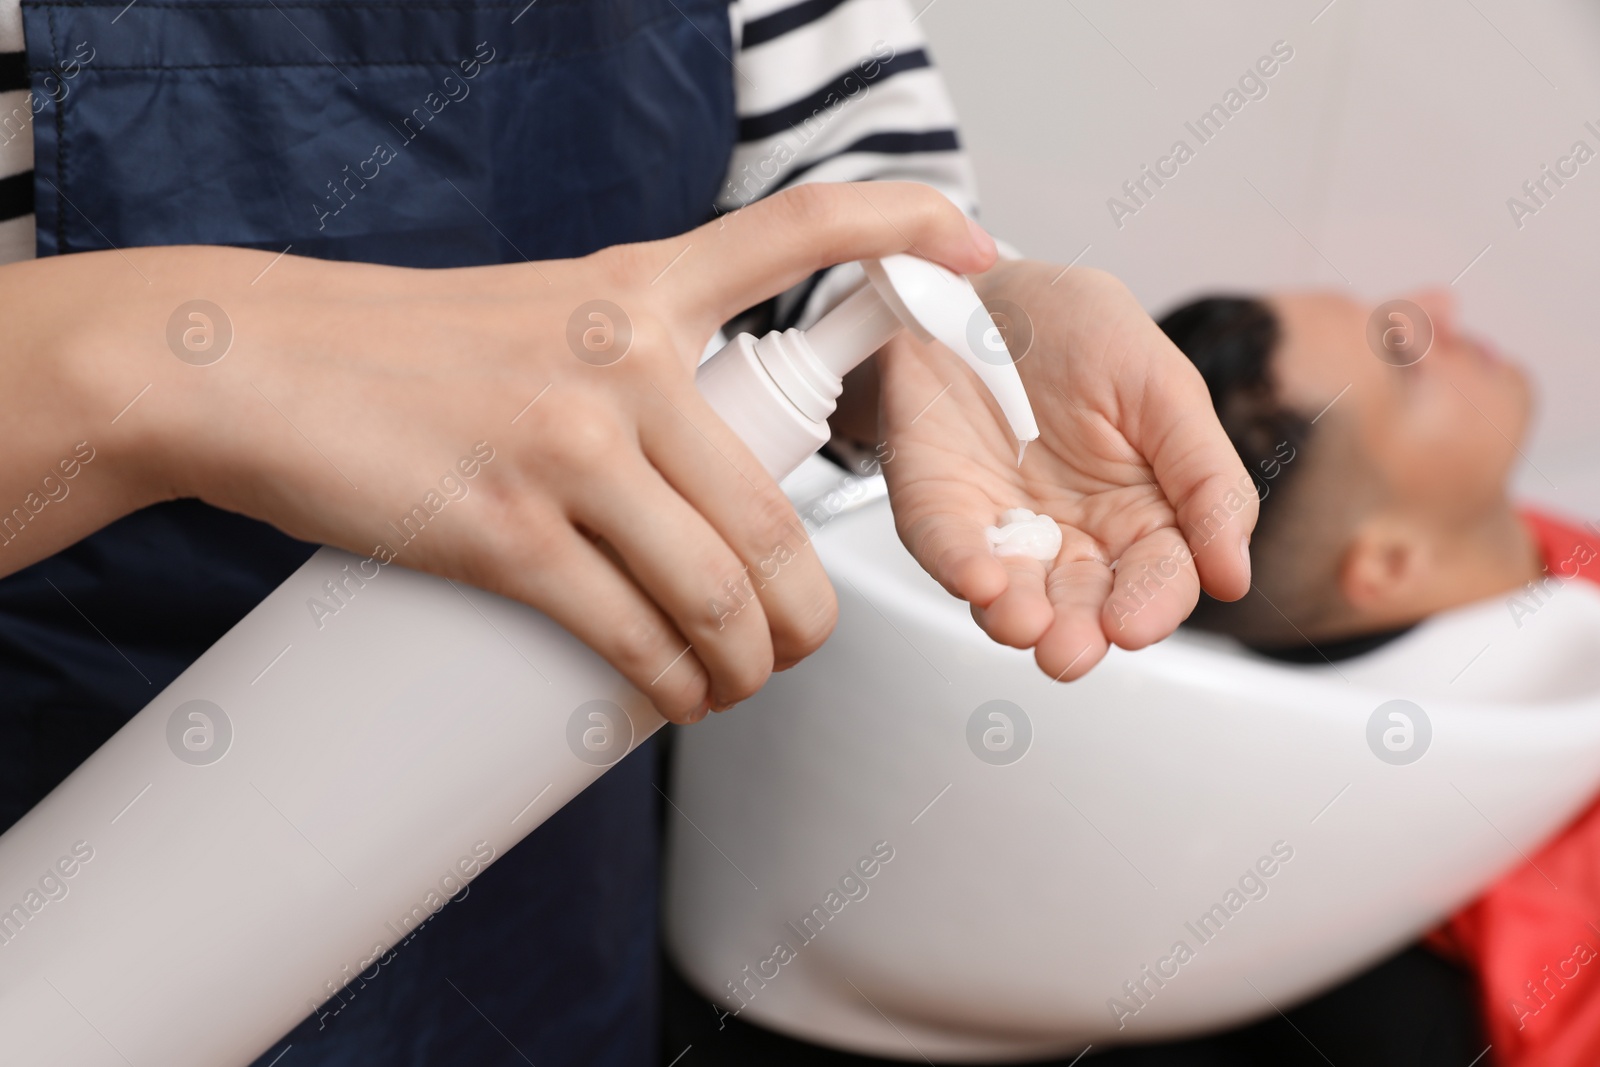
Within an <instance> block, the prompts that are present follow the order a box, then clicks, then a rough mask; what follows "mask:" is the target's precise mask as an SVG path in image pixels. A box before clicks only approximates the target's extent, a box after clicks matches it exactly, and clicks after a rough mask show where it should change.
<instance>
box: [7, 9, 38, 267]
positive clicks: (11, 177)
mask: <svg viewBox="0 0 1600 1067" xmlns="http://www.w3.org/2000/svg"><path fill="white" fill-rule="evenodd" d="M32 258H33V108H32V107H30V106H29V100H28V68H27V62H26V60H25V59H24V57H23V54H22V6H21V4H20V3H19V0H0V263H12V262H15V261H16V260H19V259H32Z"/></svg>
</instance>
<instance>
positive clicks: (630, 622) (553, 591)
mask: <svg viewBox="0 0 1600 1067" xmlns="http://www.w3.org/2000/svg"><path fill="white" fill-rule="evenodd" d="M539 526H540V528H541V531H542V533H541V536H540V538H539V541H538V544H537V546H535V549H534V551H532V552H531V554H530V553H527V552H526V548H527V546H526V545H521V546H519V547H521V548H523V549H524V551H522V552H516V553H514V557H515V558H512V559H511V562H510V563H509V564H508V565H507V566H505V567H504V568H503V569H502V573H504V574H506V575H510V576H513V577H512V581H511V584H510V588H509V589H507V590H505V591H506V593H507V595H509V596H514V597H516V598H517V599H518V600H522V601H524V602H525V603H528V604H532V605H533V606H534V607H537V608H538V609H539V610H540V611H542V612H544V613H545V614H546V615H548V616H550V618H552V619H554V620H555V621H556V623H558V624H559V625H560V626H561V627H563V628H564V629H566V630H567V631H568V632H570V633H571V634H572V635H573V636H574V637H576V638H577V639H578V640H580V641H582V642H583V643H584V644H586V645H588V646H589V647H590V648H592V649H594V650H595V651H596V652H598V653H599V654H600V656H601V657H602V658H604V659H605V661H606V662H607V663H609V664H611V665H612V666H613V667H615V668H616V669H617V671H618V672H619V673H620V674H622V676H623V677H624V678H626V679H627V680H628V681H629V682H630V683H631V684H632V685H633V686H634V687H635V688H636V689H638V690H639V691H640V692H641V693H643V694H644V695H645V696H647V697H649V698H650V701H651V703H653V704H654V705H655V707H656V710H657V711H659V712H660V713H661V714H662V715H663V716H664V717H665V718H667V719H668V720H670V721H672V722H677V723H691V722H698V721H699V720H700V719H702V718H704V717H705V715H706V712H707V710H708V709H707V700H708V697H709V694H710V680H709V677H708V675H707V674H706V671H705V668H704V667H703V666H702V665H701V663H700V660H699V658H698V657H697V656H696V655H695V653H694V650H692V649H690V648H689V643H688V641H687V640H686V639H685V638H684V637H683V636H682V635H681V634H680V633H679V632H678V631H677V629H676V628H675V627H674V626H673V624H672V623H671V621H670V620H668V619H667V617H666V616H665V615H664V614H662V612H661V610H660V609H659V608H658V607H656V605H655V603H654V602H653V601H652V600H651V599H650V598H649V597H647V596H646V595H645V594H644V593H643V592H641V591H640V590H639V588H638V587H637V586H635V585H634V584H633V583H632V582H631V581H629V580H628V578H627V576H626V575H624V574H623V573H622V572H621V571H620V570H618V569H617V566H616V564H615V563H614V562H613V561H612V560H610V559H609V558H607V557H606V555H605V553H603V552H602V551H601V550H600V549H599V548H597V547H596V546H595V545H594V544H592V543H590V542H589V541H588V540H587V539H585V538H584V537H583V536H582V535H581V534H579V533H578V531H577V530H575V529H573V528H572V526H570V525H569V524H568V523H566V522H565V521H563V520H562V519H561V518H559V517H557V516H552V517H550V518H549V519H548V520H546V521H544V522H541V523H540V524H539Z"/></svg>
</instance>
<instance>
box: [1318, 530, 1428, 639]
mask: <svg viewBox="0 0 1600 1067" xmlns="http://www.w3.org/2000/svg"><path fill="white" fill-rule="evenodd" d="M1432 568H1433V551H1432V547H1431V545H1430V544H1429V542H1428V539H1427V537H1425V536H1424V535H1423V532H1422V531H1421V530H1420V529H1418V528H1417V527H1416V526H1415V525H1413V524H1412V523H1409V522H1406V521H1405V520H1404V519H1401V518H1399V517H1396V516H1384V515H1374V516H1372V517H1370V518H1368V519H1366V520H1365V521H1363V522H1362V523H1361V525H1360V526H1358V527H1357V528H1356V531H1355V534H1354V535H1353V536H1352V537H1351V539H1350V544H1349V545H1348V546H1347V547H1346V548H1345V552H1344V557H1343V558H1342V559H1341V560H1340V563H1339V576H1338V580H1339V592H1340V594H1341V595H1342V596H1343V597H1344V600H1345V603H1346V604H1348V605H1349V606H1350V607H1351V608H1352V609H1354V610H1355V611H1356V612H1357V613H1358V614H1360V615H1365V616H1375V617H1378V618H1386V617H1390V616H1394V615H1403V614H1407V613H1409V611H1410V609H1411V608H1412V607H1413V605H1414V604H1415V602H1416V601H1417V600H1418V598H1419V597H1420V596H1421V595H1422V591H1423V590H1424V589H1426V588H1427V585H1428V575H1429V572H1430V571H1431V570H1432Z"/></svg>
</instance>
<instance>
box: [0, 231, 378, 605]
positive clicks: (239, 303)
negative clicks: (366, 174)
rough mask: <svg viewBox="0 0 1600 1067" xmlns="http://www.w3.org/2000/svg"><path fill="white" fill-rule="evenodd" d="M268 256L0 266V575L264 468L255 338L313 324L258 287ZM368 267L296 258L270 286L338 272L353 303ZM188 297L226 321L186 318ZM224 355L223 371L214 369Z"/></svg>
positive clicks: (314, 280) (188, 252)
mask: <svg viewBox="0 0 1600 1067" xmlns="http://www.w3.org/2000/svg"><path fill="white" fill-rule="evenodd" d="M273 259H274V256H273V254H272V253H267V252H257V251H251V250H245V249H233V248H220V247H202V246H183V247H167V248H141V249H127V250H125V251H121V252H118V251H107V252H91V253H83V254H77V255H68V256H58V257H48V258H44V259H38V260H31V261H27V262H23V263H15V264H10V265H7V266H4V267H0V316H3V318H4V321H5V322H6V324H7V329H6V338H7V344H6V345H5V346H4V349H3V351H0V455H4V457H5V461H4V463H3V464H0V574H9V573H12V572H14V571H16V570H19V569H21V568H22V567H25V566H27V565H28V564H30V563H33V562H35V561H37V560H40V559H43V558H45V557H47V556H50V555H52V554H53V553H55V552H58V551H60V550H61V549H62V548H65V547H66V546H68V545H70V544H72V543H74V542H76V541H78V540H80V539H82V538H83V537H85V536H87V535H88V534H90V533H93V532H94V531H95V530H98V529H100V528H101V527H103V526H106V525H107V524H109V523H111V522H114V521H115V520H117V519H118V518H120V517H122V516H123V515H126V514H128V513H130V512H132V511H135V510H138V509H139V508H142V507H145V506H147V505H150V504H153V503H156V502H158V501H161V500H166V499H174V498H177V497H183V496H202V495H208V489H209V487H210V486H212V485H214V484H215V483H216V481H217V479H218V474H219V472H221V471H223V470H227V469H231V471H232V473H233V474H234V475H235V476H236V477H235V478H234V480H235V481H236V482H239V483H243V482H244V481H246V479H245V478H244V477H243V471H242V467H241V464H242V463H243V462H244V461H245V460H247V459H248V458H249V457H251V456H252V455H254V457H255V459H257V460H259V459H261V458H262V456H261V451H262V450H260V449H259V448H257V447H255V444H254V441H255V440H257V438H258V434H257V430H258V425H259V423H260V421H261V419H262V417H263V415H264V414H270V413H271V409H270V408H269V407H267V405H265V404H260V405H259V407H258V406H255V405H250V404H248V403H244V402H242V401H243V400H244V399H245V398H244V397H243V396H242V392H243V391H247V390H248V388H249V384H248V383H249V378H250V375H249V373H248V371H247V370H246V368H245V367H242V366H240V364H242V363H246V362H248V360H249V359H250V357H251V355H255V354H258V352H259V347H260V342H262V341H263V340H264V338H263V337H262V336H261V335H262V332H263V328H265V327H272V328H274V329H279V328H294V327H296V326H305V325H307V324H306V323H304V322H298V323H297V322H296V321H295V320H296V319H303V316H299V315H296V314H294V313H293V312H292V311H291V310H290V304H289V303H288V302H286V301H284V300H283V295H284V294H283V289H284V286H283V285H281V284H280V285H278V286H277V287H276V291H275V292H274V291H273V289H274V287H272V286H269V285H268V284H267V282H266V281H262V282H261V283H260V284H259V285H253V284H252V283H253V282H254V280H255V279H256V278H257V276H258V275H260V273H261V271H262V270H263V269H264V268H266V267H267V266H268V265H269V264H271V263H273ZM286 266H288V264H278V265H277V266H276V267H275V269H278V270H283V269H284V268H285V267H286ZM373 269H380V270H381V269H382V268H356V267H353V266H352V265H349V264H323V263H319V262H317V261H312V260H303V259H302V260H297V261H295V262H294V264H293V269H292V270H284V275H285V277H284V278H283V279H281V280H280V281H287V282H288V283H289V286H288V287H289V288H291V289H295V290H303V289H306V288H308V287H315V286H318V285H327V284H329V283H330V282H331V280H332V279H331V278H330V277H328V275H331V274H332V273H333V272H335V271H337V272H338V274H339V288H341V289H343V290H345V291H349V289H350V287H351V285H355V286H356V287H357V288H359V286H360V284H361V280H362V279H363V277H364V276H365V273H366V271H369V270H373ZM267 277H268V278H270V277H271V275H268V276H267ZM196 299H206V300H209V301H210V302H211V303H213V304H215V305H217V306H218V307H220V308H225V309H227V310H225V311H223V312H222V314H221V317H220V318H218V317H217V316H215V315H209V316H205V317H204V318H200V319H194V318H190V317H189V316H188V315H187V314H182V313H180V309H181V308H183V306H184V305H186V304H189V303H191V302H192V301H194V300H196ZM274 300H275V301H276V302H277V306H278V307H279V308H281V309H282V310H281V311H280V312H279V313H274V312H273V311H272V310H271V305H270V303H269V302H270V301H274ZM202 314H204V313H203V312H202ZM213 319H215V320H217V321H211V320H213ZM230 333H232V334H233V335H234V336H233V337H232V339H231V340H230V339H229V336H228V335H229V334H230ZM169 334H172V335H173V336H171V337H169ZM225 344H226V345H228V346H229V348H231V349H232V351H231V352H229V353H228V358H225V359H223V360H222V361H221V362H220V363H218V362H213V361H214V360H215V357H216V355H217V353H218V352H219V351H223V345H225ZM253 350H254V351H253ZM179 353H182V354H183V355H182V356H180V354H179ZM229 359H231V361H232V364H231V365H230V363H229ZM256 370H257V373H258V376H259V375H260V374H261V373H266V374H267V375H268V376H270V371H266V370H265V368H261V367H258V368H256ZM263 409H264V410H263Z"/></svg>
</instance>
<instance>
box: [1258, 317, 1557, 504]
mask: <svg viewBox="0 0 1600 1067" xmlns="http://www.w3.org/2000/svg"><path fill="white" fill-rule="evenodd" d="M1408 299H1410V300H1411V301H1413V302H1414V303H1416V304H1417V305H1418V306H1420V307H1421V308H1422V309H1423V310H1424V311H1425V312H1426V313H1427V314H1428V316H1429V318H1431V319H1432V324H1433V344H1432V347H1431V348H1430V349H1429V350H1428V352H1427V355H1426V356H1424V357H1423V358H1422V359H1421V360H1419V361H1418V362H1416V363H1414V364H1412V365H1410V366H1406V367H1398V366H1394V365H1393V364H1392V363H1391V362H1385V361H1384V360H1382V359H1379V358H1378V357H1377V356H1376V355H1374V353H1373V351H1372V349H1371V348H1370V347H1369V346H1368V343H1367V320H1368V318H1369V316H1370V315H1371V314H1372V310H1373V309H1372V308H1371V307H1370V306H1368V305H1366V304H1362V303H1359V302H1357V301H1355V300H1352V299H1351V298H1349V297H1347V296H1345V295H1343V294H1340V293H1337V292H1306V293H1286V294H1282V295H1278V296H1274V297H1271V298H1269V299H1268V303H1269V304H1270V305H1271V307H1272V309H1273V310H1274V312H1275V313H1276V314H1277V316H1278V319H1279V325H1280V328H1281V331H1282V339H1281V342H1280V344H1279V346H1278V349H1277V351H1276V353H1275V354H1274V357H1273V369H1274V371H1275V372H1276V376H1277V380H1278V387H1279V389H1280V390H1281V391H1282V398H1283V399H1284V400H1285V401H1287V402H1289V403H1290V404H1292V405H1293V406H1294V407H1296V408H1297V409H1299V410H1301V411H1306V412H1312V413H1315V412H1319V411H1322V409H1323V408H1324V407H1325V406H1326V405H1327V404H1328V403H1329V402H1330V401H1333V400H1334V398H1335V397H1338V400H1337V402H1335V403H1334V404H1333V407H1332V408H1331V409H1330V410H1329V412H1328V414H1327V415H1326V416H1325V417H1324V418H1325V420H1326V421H1327V422H1328V423H1330V424H1331V425H1329V426H1327V427H1323V426H1322V423H1321V422H1319V424H1318V426H1319V429H1327V430H1332V431H1334V432H1337V433H1348V434H1352V435H1353V436H1354V443H1355V445H1356V447H1357V448H1358V449H1359V450H1360V451H1361V453H1363V454H1364V455H1365V456H1366V457H1367V458H1368V459H1369V460H1370V461H1371V464H1372V466H1373V467H1374V468H1375V469H1376V470H1377V471H1378V472H1379V474H1380V475H1381V476H1382V477H1383V479H1384V481H1385V482H1386V488H1387V489H1388V491H1389V495H1390V499H1392V500H1397V501H1405V502H1407V504H1408V505H1409V506H1410V507H1411V508H1415V509H1417V510H1419V511H1422V512H1426V513H1427V514H1429V515H1430V516H1432V517H1434V518H1437V519H1441V520H1444V521H1449V520H1450V519H1452V518H1454V517H1457V516H1462V515H1469V514H1472V513H1474V512H1475V511H1476V509H1478V508H1481V507H1484V506H1487V505H1490V504H1492V503H1493V502H1494V501H1496V500H1499V499H1503V496H1504V493H1505V486H1506V482H1507V479H1508V477H1509V474H1510V471H1511V467H1512V465H1513V464H1514V463H1515V462H1516V459H1517V457H1518V452H1517V448H1518V445H1519V444H1520V443H1521V441H1522V439H1523V435H1524V433H1525V432H1526V430H1527V426H1528V418H1529V412H1530V409H1531V405H1532V397H1531V390H1530V388H1529V385H1528V380H1527V378H1526V377H1525V376H1524V374H1523V372H1522V371H1521V370H1520V369H1519V368H1518V367H1517V366H1516V365H1515V364H1513V363H1510V362H1508V361H1507V360H1505V359H1504V358H1503V357H1502V356H1501V355H1500V354H1499V353H1498V352H1496V351H1495V350H1494V349H1493V348H1492V347H1491V346H1490V345H1488V344H1487V343H1486V342H1484V341H1482V340H1480V339H1477V338H1473V337H1469V336H1467V335H1465V334H1463V333H1461V332H1460V331H1459V330H1458V328H1457V322H1456V311H1455V306H1454V301H1453V300H1452V298H1451V296H1450V294H1449V293H1448V292H1445V291H1441V290H1429V291H1426V292H1420V293H1413V294H1410V295H1409V297H1408ZM1341 393H1342V395H1341Z"/></svg>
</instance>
